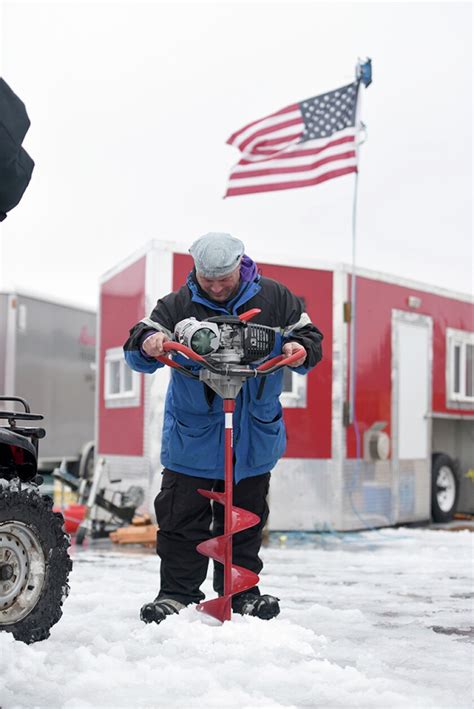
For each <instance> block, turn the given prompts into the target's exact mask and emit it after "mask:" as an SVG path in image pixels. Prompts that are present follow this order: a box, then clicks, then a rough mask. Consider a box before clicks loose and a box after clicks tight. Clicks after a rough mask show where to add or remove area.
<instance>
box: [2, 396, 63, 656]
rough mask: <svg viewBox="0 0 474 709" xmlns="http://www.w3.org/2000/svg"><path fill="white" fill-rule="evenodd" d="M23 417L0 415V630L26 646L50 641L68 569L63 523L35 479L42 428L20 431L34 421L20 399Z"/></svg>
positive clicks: (11, 413)
mask: <svg viewBox="0 0 474 709" xmlns="http://www.w3.org/2000/svg"><path fill="white" fill-rule="evenodd" d="M4 401H9V402H13V401H15V402H19V403H20V404H22V405H23V407H24V412H19V411H3V410H0V420H1V419H6V420H7V422H8V426H6V425H0V631H5V632H10V633H12V634H13V637H14V638H15V639H16V640H21V641H23V642H24V643H27V644H30V643H34V642H37V641H38V640H45V639H46V638H47V637H49V632H50V628H51V627H52V626H53V625H54V624H55V623H57V622H58V620H59V619H60V617H61V615H62V608H61V606H62V604H63V601H64V599H65V598H66V596H67V595H68V592H69V586H68V577H69V572H70V571H71V568H72V562H71V559H70V558H69V554H68V548H69V543H70V542H69V536H68V535H67V534H66V533H65V531H64V519H63V516H62V515H61V514H60V513H58V512H53V510H52V507H53V501H52V499H51V498H50V497H47V496H42V495H41V494H40V491H39V486H40V485H41V483H42V481H43V480H42V478H41V476H40V475H38V474H37V460H38V441H39V439H41V438H44V436H45V435H46V432H45V430H44V428H33V427H25V426H23V425H22V422H26V421H39V420H41V419H42V418H43V416H41V415H40V414H32V413H31V412H30V407H29V405H28V403H27V402H26V401H25V400H24V399H21V398H20V397H6V396H0V405H1V402H4Z"/></svg>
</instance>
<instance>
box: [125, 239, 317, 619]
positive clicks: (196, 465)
mask: <svg viewBox="0 0 474 709" xmlns="http://www.w3.org/2000/svg"><path fill="white" fill-rule="evenodd" d="M190 253H191V255H192V256H193V259H194V266H195V267H194V269H193V271H192V272H191V273H190V274H189V276H188V278H187V282H186V285H184V286H182V287H181V288H180V289H179V290H178V291H176V292H174V293H170V294H169V295H167V296H165V297H164V298H161V299H160V300H159V301H158V302H157V304H156V307H155V308H154V310H153V312H152V313H151V316H150V317H149V318H145V319H144V320H142V321H141V322H139V323H137V325H135V326H134V327H133V328H132V329H131V331H130V337H129V339H128V340H127V342H126V343H125V346H124V350H125V359H126V361H127V363H128V365H129V366H130V367H131V368H132V369H135V370H137V371H139V372H146V373H152V372H155V371H156V370H157V369H158V368H159V367H163V366H164V365H163V364H162V363H161V362H157V361H156V359H155V358H156V357H159V356H161V355H163V354H164V350H163V344H164V343H165V342H166V341H169V340H171V339H172V337H173V332H174V328H175V326H176V324H177V323H178V322H180V321H181V320H184V319H185V318H189V317H195V318H196V319H197V320H206V319H207V318H209V317H210V316H215V315H219V314H222V313H224V314H227V315H229V314H230V315H239V314H241V313H243V312H245V311H246V310H250V309H251V308H260V309H261V313H260V314H259V315H257V316H256V317H255V318H253V319H252V322H255V323H259V324H261V325H267V326H270V327H272V328H273V329H274V330H275V332H276V338H275V339H276V344H275V348H274V350H273V352H272V353H271V355H270V357H273V356H275V355H276V354H280V353H281V352H283V353H284V354H286V355H290V354H293V353H295V352H296V351H300V350H301V357H300V358H299V359H298V360H297V361H296V362H294V364H293V367H294V368H295V369H296V371H297V372H299V373H300V374H307V373H308V371H309V370H310V369H311V368H312V367H314V366H315V365H316V364H317V362H319V360H320V359H321V356H322V354H321V340H322V338H323V336H322V334H321V333H320V331H319V330H318V329H317V328H316V327H315V326H314V325H313V324H312V323H311V321H310V319H309V317H308V315H307V314H306V313H305V312H304V308H303V305H302V302H301V300H299V298H297V297H296V296H295V295H293V293H291V292H290V291H289V290H288V289H287V288H286V287H285V286H283V285H282V284H280V283H278V282H276V281H274V280H271V279H269V278H264V277H263V276H260V275H259V274H258V272H257V267H256V264H255V263H254V262H253V261H252V260H251V259H250V258H249V257H248V256H246V255H245V254H244V245H243V243H242V242H241V241H239V239H235V238H233V237H232V236H230V235H229V234H220V233H211V234H206V235H205V236H202V237H201V238H199V239H198V240H197V241H195V242H194V244H193V245H192V246H191V248H190ZM183 361H184V362H187V366H190V367H193V368H196V367H197V368H199V365H196V364H195V363H190V362H189V360H183ZM261 382H262V380H261V379H260V380H257V379H254V378H252V379H249V380H247V381H246V382H245V383H244V385H243V387H242V389H241V391H240V394H239V395H238V397H237V399H236V408H235V413H234V419H233V420H234V488H233V495H234V504H235V505H236V506H237V507H243V508H244V509H246V510H249V511H251V512H254V513H255V514H257V515H258V516H259V517H260V523H259V524H258V525H256V526H255V527H252V528H251V529H247V530H245V531H243V532H239V533H238V534H236V535H235V536H234V537H233V562H234V563H235V564H238V565H240V566H243V567H245V568H247V569H250V570H251V571H254V572H255V573H256V574H258V573H259V572H260V571H261V569H262V566H263V564H262V562H261V560H260V558H259V556H258V554H259V550H260V545H261V541H262V530H263V527H264V525H265V523H266V520H267V517H268V506H267V503H266V497H267V493H268V488H269V482H270V471H271V470H272V468H273V467H274V466H275V465H276V463H277V461H278V459H279V458H280V457H281V456H282V455H283V453H284V450H285V445H286V436H285V427H284V423H283V418H282V407H281V404H280V401H279V395H280V393H281V390H282V382H283V370H281V371H279V372H276V373H275V374H272V375H269V376H268V377H266V378H265V379H264V382H265V383H264V385H263V388H262V384H261ZM223 430H224V414H223V412H222V401H221V400H220V399H219V397H218V396H217V395H216V394H214V392H213V391H212V390H211V389H210V388H209V387H208V386H207V385H206V384H205V383H203V382H201V381H199V380H195V379H191V378H189V377H184V376H183V375H182V374H180V373H179V372H175V371H172V372H171V380H170V385H169V387H168V392H167V397H166V404H165V415H164V425H163V436H162V448H161V462H162V464H163V466H164V470H163V473H162V476H163V479H162V485H161V492H160V493H159V494H158V496H157V498H156V500H155V511H156V518H157V522H158V525H159V532H158V535H157V553H158V555H159V556H160V558H161V588H160V591H159V593H158V596H157V597H156V598H155V600H154V601H153V602H151V603H147V604H146V605H144V606H143V608H142V609H141V619H142V620H143V621H144V622H145V623H150V622H156V623H160V622H161V621H162V620H164V619H165V618H166V616H167V615H170V614H172V613H178V612H179V611H180V610H181V609H182V608H184V607H185V606H187V605H189V604H190V603H199V602H200V601H201V600H203V598H204V594H203V593H202V592H201V590H200V587H201V584H202V583H203V581H204V579H205V578H206V573H207V565H208V561H209V560H208V559H207V558H206V557H205V556H203V555H201V554H199V553H198V552H197V551H196V545H197V544H199V543H200V542H202V541H204V540H205V539H209V538H210V536H211V531H210V530H211V523H212V535H213V536H217V535H220V534H222V533H223V531H224V510H223V507H222V505H215V506H214V508H213V509H212V508H211V503H210V501H209V500H208V499H207V498H204V497H203V496H202V495H200V494H199V493H198V492H197V489H198V488H204V489H207V490H211V489H212V490H215V491H218V492H222V491H223V487H224V486H223V478H224V450H223V449H224V446H223ZM223 587H224V583H223V567H222V564H219V563H217V562H216V563H215V564H214V589H215V590H216V592H217V593H218V594H219V595H222V594H223V590H224V588H223ZM278 601H279V599H278V598H275V597H274V596H270V595H261V594H260V590H259V588H258V587H254V588H252V589H250V590H248V591H244V592H242V593H240V594H237V595H236V596H234V597H233V598H232V609H233V611H234V612H237V613H241V614H249V615H254V616H258V617H259V618H264V619H269V618H273V617H275V616H276V615H278V613H279V612H280V608H279V605H278Z"/></svg>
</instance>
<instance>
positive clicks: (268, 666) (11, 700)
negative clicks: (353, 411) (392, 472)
mask: <svg viewBox="0 0 474 709" xmlns="http://www.w3.org/2000/svg"><path fill="white" fill-rule="evenodd" d="M472 539H473V536H472V535H471V534H470V533H469V532H467V531H465V532H456V533H453V532H446V531H430V530H420V529H416V530H413V529H398V530H383V531H380V532H378V531H374V532H367V533H364V534H359V535H357V534H348V535H307V536H296V537H295V536H291V535H289V536H288V538H287V539H286V540H285V539H279V538H278V537H274V538H272V542H271V544H270V546H269V547H266V548H265V549H264V550H263V553H262V556H263V558H264V561H265V569H264V573H263V581H262V584H261V588H262V589H263V590H264V592H268V593H272V594H275V595H277V596H278V597H279V598H281V601H282V603H281V605H282V612H281V614H280V616H279V617H278V618H277V619H275V620H272V621H261V620H258V619H255V618H242V617H240V616H234V618H235V619H234V620H233V621H232V622H231V623H226V624H224V625H223V626H219V625H215V624H214V621H212V619H207V617H206V616H203V615H202V614H199V613H197V612H196V610H194V609H192V608H188V609H186V610H185V611H183V612H182V613H181V614H180V615H179V616H174V617H170V618H169V619H168V620H167V621H166V622H164V623H162V624H161V625H160V626H156V625H149V626H147V625H144V624H143V623H141V622H140V620H139V618H138V609H139V608H140V606H141V605H142V604H143V603H144V602H146V601H148V600H150V599H151V598H153V597H154V595H155V591H156V589H157V579H158V564H159V562H158V559H157V558H156V557H155V556H154V555H153V554H152V553H146V552H141V551H140V552H137V551H132V550H130V549H129V550H126V549H125V550H122V549H118V550H117V548H115V547H114V548H108V547H107V548H104V546H103V545H90V546H89V547H88V548H84V549H74V550H73V557H74V569H73V572H72V574H71V593H70V596H69V598H68V599H67V601H66V603H65V606H64V616H63V618H62V619H61V621H60V622H59V623H58V624H57V625H56V626H54V628H53V629H52V633H51V638H50V639H49V640H47V641H45V642H42V643H37V644H36V645H31V646H26V645H23V644H22V643H19V642H15V641H14V640H13V638H12V636H11V635H9V634H7V633H2V634H0V671H1V674H0V706H1V707H2V709H17V708H20V707H28V709H32V708H33V707H49V708H50V709H56V708H59V707H61V708H65V709H86V708H91V709H92V708H94V709H99V708H101V707H114V708H117V709H118V708H121V707H127V708H129V707H160V708H168V707H180V708H181V707H183V708H188V707H190V708H191V707H199V708H203V709H207V707H219V708H226V707H242V708H243V709H250V708H253V707H259V708H263V707H265V708H268V709H274V708H275V707H318V708H321V709H333V708H336V707H337V708H338V709H339V708H344V709H345V708H346V707H361V708H363V709H370V708H372V707H373V708H374V709H375V708H377V709H379V708H380V707H383V708H384V709H391V708H392V707H404V709H406V708H408V707H409V708H410V709H411V708H415V707H420V708H423V709H425V708H429V707H436V708H440V709H441V707H442V708H443V709H447V708H450V707H456V708H457V709H464V707H466V708H467V707H470V706H471V696H472V684H471V683H472V679H471V678H472V674H471V663H472V644H471V643H472V640H473V630H472V626H473V625H474V623H473V621H472V616H471V614H472V598H473V587H472V580H473V579H472V570H471V569H472V567H471V559H472V556H471V554H472ZM204 590H205V591H206V592H207V594H208V597H209V596H213V593H212V591H211V585H210V581H209V580H208V581H207V582H206V588H205V589H204Z"/></svg>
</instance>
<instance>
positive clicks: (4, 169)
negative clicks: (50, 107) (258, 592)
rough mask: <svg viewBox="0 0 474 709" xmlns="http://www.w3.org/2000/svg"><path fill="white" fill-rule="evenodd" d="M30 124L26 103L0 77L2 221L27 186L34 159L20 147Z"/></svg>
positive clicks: (0, 209) (0, 198)
mask: <svg viewBox="0 0 474 709" xmlns="http://www.w3.org/2000/svg"><path fill="white" fill-rule="evenodd" d="M29 127H30V120H29V118H28V114H27V113H26V108H25V104H24V103H23V101H21V100H20V99H19V98H18V96H17V95H16V94H14V93H13V91H12V90H11V88H10V87H9V86H8V84H7V83H6V82H5V81H4V80H3V79H1V78H0V221H2V220H3V219H5V217H6V216H7V214H6V213H7V212H9V211H10V210H11V209H13V207H16V205H17V204H18V202H19V201H20V199H21V198H22V196H23V193H24V191H25V190H26V188H27V187H28V183H29V181H30V179H31V174H32V172H33V167H34V162H33V160H32V159H31V158H30V156H29V155H28V153H27V152H26V150H24V149H23V148H22V147H21V144H22V142H23V139H24V137H25V135H26V133H27V131H28V128H29Z"/></svg>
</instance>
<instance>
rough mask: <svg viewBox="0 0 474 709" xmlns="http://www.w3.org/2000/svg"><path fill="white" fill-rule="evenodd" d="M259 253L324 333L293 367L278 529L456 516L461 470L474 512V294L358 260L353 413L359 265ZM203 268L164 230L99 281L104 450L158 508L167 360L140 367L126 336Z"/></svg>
mask: <svg viewBox="0 0 474 709" xmlns="http://www.w3.org/2000/svg"><path fill="white" fill-rule="evenodd" d="M252 256H253V257H254V258H256V259H257V262H258V265H259V268H260V270H261V272H262V274H263V275H264V276H268V277H270V278H275V279H277V280H279V281H281V282H282V283H284V284H285V285H287V286H288V287H289V288H290V289H291V290H292V291H293V292H294V293H296V294H297V295H298V296H300V297H301V298H303V299H304V302H305V304H306V309H307V311H308V313H309V315H310V316H311V318H312V320H313V321H314V322H315V323H316V324H317V326H318V327H319V328H320V329H321V330H322V332H323V333H324V342H323V350H324V358H323V361H322V362H321V363H320V364H319V365H318V366H317V368H316V370H315V371H314V372H313V373H312V374H311V375H310V376H309V377H302V376H300V375H298V374H296V373H292V372H291V371H290V370H288V371H287V373H286V376H285V385H284V392H283V394H282V397H281V400H282V404H283V406H284V416H285V421H286V426H287V432H288V445H287V449H286V453H285V456H284V457H283V458H282V459H281V461H280V462H279V463H278V465H277V467H276V468H275V470H274V473H273V475H272V484H271V491H270V496H271V505H270V509H271V515H270V520H269V527H270V529H271V530H341V531H342V530H351V529H361V528H368V527H372V526H386V525H394V524H401V523H410V522H421V521H427V520H429V519H430V518H431V517H432V515H434V518H435V519H436V520H439V521H441V520H445V519H446V520H447V519H449V518H451V517H452V515H453V513H454V511H455V509H456V502H457V501H458V493H459V489H458V488H459V483H461V495H460V497H459V501H458V502H459V503H458V509H460V510H464V511H469V512H472V511H474V495H473V484H472V474H473V469H474V461H473V450H474V447H473V442H474V434H473V432H474V427H473V422H474V391H473V378H472V362H473V352H474V333H473V329H474V327H473V313H474V308H473V300H472V298H469V297H467V296H465V295H462V294H459V293H453V292H449V291H446V290H441V289H439V288H436V287H430V286H428V285H425V284H421V283H415V282H413V281H408V280H406V279H402V278H397V277H395V276H387V275H382V274H379V273H375V272H370V271H367V270H363V269H358V270H357V281H356V283H357V311H356V336H355V344H356V386H355V407H354V411H355V419H354V421H352V422H351V421H350V416H349V411H350V407H349V391H350V380H349V374H350V371H349V370H350V329H351V326H352V324H351V322H350V318H351V312H350V308H349V307H348V302H349V299H350V292H351V273H350V268H348V267H346V266H344V265H338V266H334V265H333V266H331V265H327V264H320V263H311V262H310V261H309V260H308V259H301V258H300V259H298V258H297V257H295V258H287V259H280V260H279V262H273V261H272V257H270V256H269V255H268V254H267V255H266V257H265V258H262V259H261V260H258V256H257V255H254V252H253V251H252ZM191 268H192V260H191V257H190V256H189V254H188V253H187V252H186V249H185V248H181V247H179V246H177V245H174V244H171V243H169V242H160V241H153V242H151V243H149V244H147V245H146V246H145V247H144V248H143V249H142V250H141V251H139V252H137V253H135V254H134V255H133V256H131V257H130V258H129V259H127V260H126V261H124V262H122V263H120V264H119V265H117V266H116V267H115V268H113V269H112V270H111V271H109V272H108V273H107V274H105V276H104V277H103V278H102V282H101V296H100V313H99V330H98V332H99V342H98V368H99V372H98V390H97V431H96V438H97V441H98V452H99V455H100V456H101V457H104V458H105V459H106V460H107V465H108V469H109V474H110V475H111V477H118V478H121V479H122V483H123V484H124V485H127V484H141V485H142V486H143V487H144V488H145V490H147V491H148V497H147V503H146V504H147V508H148V511H149V512H151V513H152V514H153V499H154V496H155V495H156V493H157V491H158V489H159V487H160V480H161V476H160V471H161V466H160V447H161V428H162V424H163V412H164V399H165V392H166V387H167V384H168V379H169V371H168V370H167V369H166V368H165V370H160V371H159V372H158V373H157V374H156V375H154V376H143V375H141V374H139V373H137V372H132V371H131V370H130V369H128V367H127V366H126V364H125V362H124V359H123V355H122V344H123V342H124V341H125V339H126V338H127V335H128V330H129V328H130V327H131V325H133V324H134V323H135V322H136V321H138V320H140V319H141V318H142V317H144V316H145V315H148V314H149V313H150V311H151V310H152V308H153V307H154V305H155V303H156V300H157V299H158V298H159V297H160V296H162V295H164V294H166V293H168V292H170V291H171V290H174V289H177V288H179V287H180V286H181V285H182V284H183V283H184V282H185V278H186V276H187V274H188V272H189V271H190V269H191ZM353 315H354V314H352V316H353ZM203 464H205V461H203ZM469 471H470V472H469ZM466 476H467V477H466Z"/></svg>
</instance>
